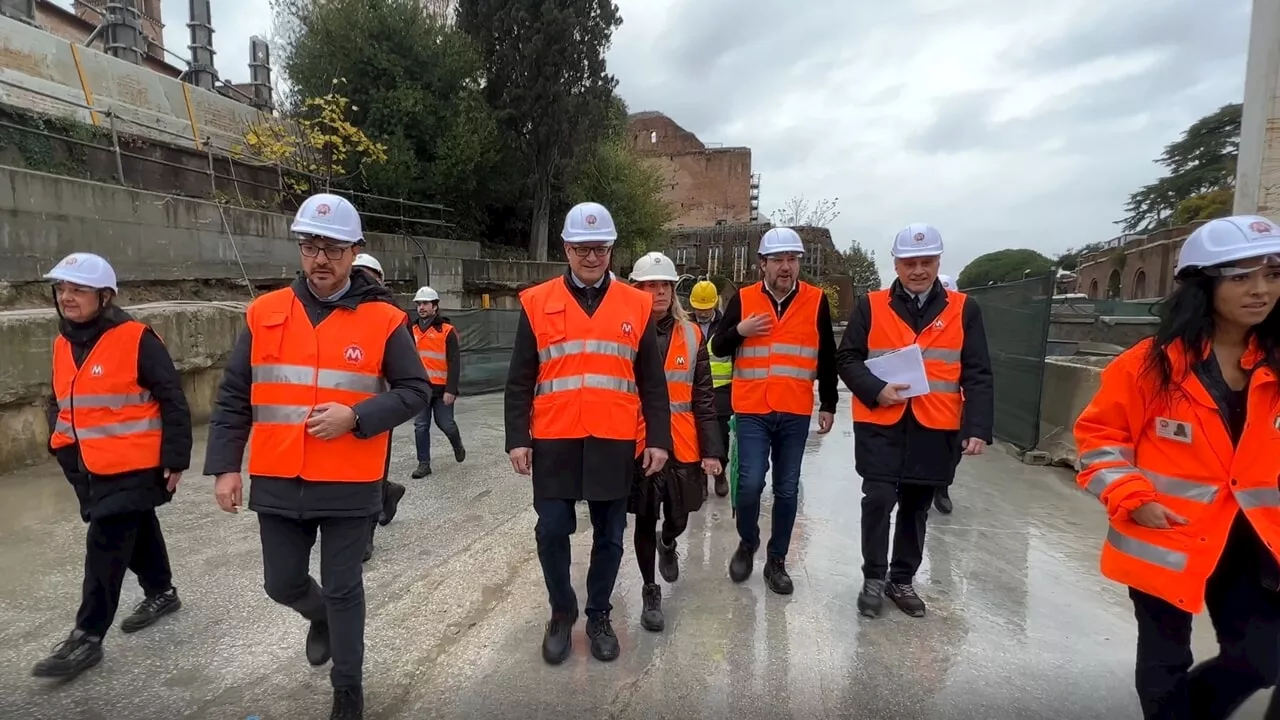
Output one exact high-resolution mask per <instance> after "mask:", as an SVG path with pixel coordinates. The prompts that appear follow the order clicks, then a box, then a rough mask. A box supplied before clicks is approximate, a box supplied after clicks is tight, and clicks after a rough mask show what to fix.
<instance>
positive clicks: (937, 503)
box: [933, 488, 955, 515]
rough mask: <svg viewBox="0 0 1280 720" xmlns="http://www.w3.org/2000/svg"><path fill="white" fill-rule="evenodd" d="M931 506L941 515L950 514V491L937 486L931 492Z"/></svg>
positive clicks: (951, 506) (951, 507)
mask: <svg viewBox="0 0 1280 720" xmlns="http://www.w3.org/2000/svg"><path fill="white" fill-rule="evenodd" d="M933 506H934V507H936V508H938V512H940V513H942V514H943V515H950V514H951V511H952V510H953V509H955V508H954V506H953V505H952V504H951V492H950V491H949V490H948V489H947V488H938V491H937V492H935V493H934V494H933Z"/></svg>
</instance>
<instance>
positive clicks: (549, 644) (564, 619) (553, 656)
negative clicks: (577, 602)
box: [542, 610, 578, 665]
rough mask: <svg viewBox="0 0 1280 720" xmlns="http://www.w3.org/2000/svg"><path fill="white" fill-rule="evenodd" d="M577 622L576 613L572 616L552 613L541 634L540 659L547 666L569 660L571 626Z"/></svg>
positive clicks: (571, 638)
mask: <svg viewBox="0 0 1280 720" xmlns="http://www.w3.org/2000/svg"><path fill="white" fill-rule="evenodd" d="M576 622H578V611H577V610H574V611H573V614H571V615H569V614H565V613H552V614H551V619H550V620H548V621H547V627H546V630H545V631H544V632H543V634H542V659H543V660H546V661H547V664H548V665H559V664H560V663H562V662H564V661H565V660H567V659H569V652H570V651H571V650H573V625H574V623H576Z"/></svg>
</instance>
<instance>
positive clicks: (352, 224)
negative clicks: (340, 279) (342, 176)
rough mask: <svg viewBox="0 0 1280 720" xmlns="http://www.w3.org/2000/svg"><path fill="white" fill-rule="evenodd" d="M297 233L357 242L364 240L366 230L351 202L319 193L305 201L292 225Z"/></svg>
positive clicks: (352, 242) (335, 240)
mask: <svg viewBox="0 0 1280 720" xmlns="http://www.w3.org/2000/svg"><path fill="white" fill-rule="evenodd" d="M289 229H290V230H291V231H293V233H294V234H296V235H303V236H310V237H320V238H324V239H325V240H330V241H332V242H335V243H347V244H351V245H353V244H355V243H360V242H364V230H363V228H362V227H361V225H360V213H358V212H356V206H355V205H352V204H351V201H350V200H348V199H346V198H344V197H340V196H338V195H332V194H330V193H320V194H318V195H312V196H311V197H309V198H307V199H306V200H304V201H303V202H302V205H301V206H300V207H299V208H298V212H297V214H296V215H294V216H293V225H291V226H290V227H289Z"/></svg>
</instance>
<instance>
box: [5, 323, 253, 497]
mask: <svg viewBox="0 0 1280 720" xmlns="http://www.w3.org/2000/svg"><path fill="white" fill-rule="evenodd" d="M128 310H129V312H130V313H132V314H133V316H134V317H136V318H137V319H138V320H140V321H142V322H145V323H148V324H149V325H151V326H152V327H153V328H155V330H156V332H157V333H158V334H159V335H160V337H161V338H162V339H163V340H164V342H165V345H166V346H167V347H168V348H169V352H170V354H172V355H173V360H174V364H176V365H177V367H178V370H180V371H181V372H182V374H183V379H184V381H185V382H184V384H185V386H186V390H187V401H188V402H189V403H190V404H191V412H192V415H193V417H194V420H195V422H204V421H206V420H208V418H209V413H210V410H211V408H212V407H213V399H214V395H215V393H216V391H217V387H218V381H219V380H220V379H221V377H222V368H223V366H224V365H225V363H226V360H227V357H228V356H229V355H230V354H231V348H232V347H233V346H234V345H235V339H236V336H237V335H239V333H240V329H241V328H242V327H243V326H244V306H243V304H236V303H156V304H153V305H139V306H134V307H130V308H128ZM56 318H57V316H56V314H55V313H54V311H52V310H22V311H11V312H5V313H0V377H3V380H4V381H3V383H0V473H2V472H7V471H9V470H13V469H15V468H18V467H21V466H23V465H29V464H32V463H35V462H39V461H41V460H42V459H45V458H48V457H49V455H48V452H47V450H46V448H47V447H48V441H49V428H48V424H47V421H46V419H45V415H44V400H45V398H46V397H48V395H49V393H50V392H51V388H50V374H51V368H52V367H53V364H52V363H53V361H52V351H53V339H54V336H55V335H56V334H57V319H56ZM193 462H196V463H197V466H198V459H193ZM193 467H194V466H193Z"/></svg>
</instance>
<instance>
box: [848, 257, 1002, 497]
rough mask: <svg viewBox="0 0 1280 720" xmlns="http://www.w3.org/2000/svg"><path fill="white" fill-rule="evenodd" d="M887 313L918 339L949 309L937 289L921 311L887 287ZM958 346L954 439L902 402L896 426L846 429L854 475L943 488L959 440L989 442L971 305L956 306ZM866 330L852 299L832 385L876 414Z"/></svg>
mask: <svg viewBox="0 0 1280 720" xmlns="http://www.w3.org/2000/svg"><path fill="white" fill-rule="evenodd" d="M890 292H891V293H893V299H892V301H891V306H892V308H893V311H894V312H895V313H897V315H898V317H900V318H902V320H903V321H904V322H906V323H907V325H909V326H910V327H912V328H914V329H915V331H916V332H917V333H919V332H920V331H921V330H923V329H924V328H926V327H928V326H929V325H930V324H931V323H933V321H934V320H936V319H937V317H938V315H940V314H941V313H942V311H943V309H944V308H946V306H947V303H948V302H949V300H948V297H949V295H951V293H948V292H947V291H946V290H944V289H943V288H942V284H941V283H938V282H935V283H934V285H933V290H931V291H930V293H929V297H928V298H927V299H926V300H925V302H924V306H923V307H921V306H919V305H918V304H917V303H916V300H915V298H913V297H912V296H911V295H910V294H909V293H908V292H907V291H906V290H905V289H904V288H903V287H902V284H901V283H900V282H898V281H897V280H895V281H894V282H893V285H892V286H891V287H890ZM961 322H962V323H963V325H964V345H963V347H962V348H961V350H960V389H961V390H962V391H963V392H964V410H963V413H962V416H963V417H962V427H961V429H960V431H959V432H955V431H950V430H933V429H930V428H927V427H924V426H923V425H921V424H920V422H919V421H917V420H916V418H915V415H914V414H913V413H912V411H911V406H910V403H908V405H907V411H906V413H905V414H904V415H903V417H902V420H901V421H899V422H898V423H897V424H895V425H891V426H888V427H885V426H883V425H874V424H872V423H854V424H853V458H854V463H855V467H856V470H857V473H858V475H860V476H862V478H863V479H864V480H881V481H884V482H895V483H896V482H899V481H901V482H907V483H919V484H923V485H937V486H947V485H950V484H951V482H952V481H953V480H954V479H955V471H956V465H957V464H958V463H959V462H960V451H961V450H962V448H961V445H960V443H961V441H962V440H964V439H966V438H978V439H981V440H985V441H986V442H988V443H990V442H991V441H992V437H991V428H992V423H993V419H994V416H995V389H994V384H993V382H992V377H991V356H990V355H989V354H988V352H987V334H986V330H985V329H984V328H983V325H982V310H981V308H979V307H978V303H976V302H974V301H973V300H968V301H966V302H965V304H964V315H963V318H962V320H961ZM870 329H871V301H870V299H869V298H868V296H866V295H863V296H861V297H859V298H858V301H857V303H856V304H855V305H854V308H853V312H852V313H850V315H849V325H848V326H847V327H846V328H845V331H844V337H843V338H842V339H841V340H840V348H839V350H837V351H836V357H837V359H838V363H839V366H840V378H841V379H842V380H844V383H845V385H847V386H848V387H849V390H851V391H852V392H853V394H854V396H856V397H857V398H858V399H859V400H860V401H862V403H863V404H865V405H867V406H868V407H873V408H874V407H878V406H879V403H878V402H877V401H876V398H877V397H878V396H879V395H880V391H881V390H883V389H884V387H885V385H886V384H887V383H885V381H883V380H881V379H880V378H878V377H876V376H875V375H873V374H871V371H870V370H868V369H867V366H866V360H867V336H868V333H869V332H870Z"/></svg>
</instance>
